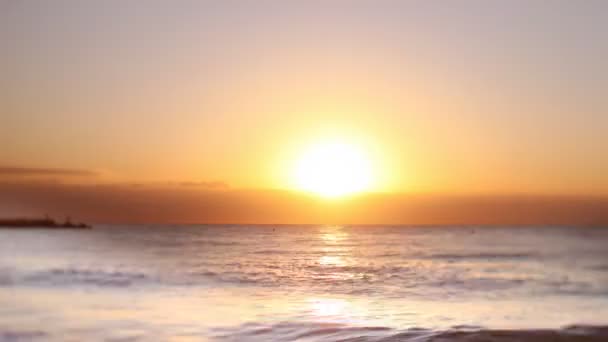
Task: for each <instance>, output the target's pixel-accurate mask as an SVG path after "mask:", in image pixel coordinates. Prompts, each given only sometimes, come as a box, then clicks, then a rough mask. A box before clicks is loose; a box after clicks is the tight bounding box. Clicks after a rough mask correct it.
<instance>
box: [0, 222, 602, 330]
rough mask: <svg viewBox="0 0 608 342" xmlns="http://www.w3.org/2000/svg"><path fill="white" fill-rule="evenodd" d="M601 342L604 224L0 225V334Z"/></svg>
mask: <svg viewBox="0 0 608 342" xmlns="http://www.w3.org/2000/svg"><path fill="white" fill-rule="evenodd" d="M21 340H25V341H38V340H40V341H351V342H355V341H356V342H363V341H495V340H496V341H528V340H530V341H538V340H547V341H608V229H605V228H577V227H500V228H499V227H341V226H160V225H159V226H146V225H141V226H118V225H116V226H109V225H108V226H101V225H99V226H95V227H94V229H92V230H48V229H46V230H45V229H26V230H13V229H0V341H21Z"/></svg>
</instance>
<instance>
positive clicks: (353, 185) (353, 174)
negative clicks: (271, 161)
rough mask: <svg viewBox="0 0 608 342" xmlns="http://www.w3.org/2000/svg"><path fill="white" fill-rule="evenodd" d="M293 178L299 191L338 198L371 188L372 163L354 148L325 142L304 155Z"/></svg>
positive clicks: (344, 144)
mask: <svg viewBox="0 0 608 342" xmlns="http://www.w3.org/2000/svg"><path fill="white" fill-rule="evenodd" d="M294 178H295V183H296V186H297V188H298V189H300V190H303V191H307V192H312V193H315V194H318V195H321V196H323V197H339V196H344V195H349V194H353V193H357V192H361V191H364V190H368V189H369V188H370V187H371V183H372V172H371V163H370V161H369V159H368V158H367V156H366V155H365V154H364V153H363V151H362V150H361V149H359V148H358V147H357V146H355V145H352V144H347V143H344V142H325V143H320V144H317V145H314V146H312V147H310V148H309V149H308V150H306V151H305V152H304V154H303V155H302V157H301V158H300V159H299V160H298V162H297V163H296V166H295V172H294Z"/></svg>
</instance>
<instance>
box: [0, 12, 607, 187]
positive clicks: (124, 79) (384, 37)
mask: <svg viewBox="0 0 608 342" xmlns="http://www.w3.org/2000/svg"><path fill="white" fill-rule="evenodd" d="M0 44H1V45H0V50H1V51H2V53H1V54H0V74H1V75H2V76H1V77H0V96H1V98H0V100H1V101H0V106H1V107H0V166H3V165H4V166H11V167H32V168H43V169H46V168H59V169H76V170H92V171H94V172H95V173H96V174H99V175H100V176H99V177H97V178H96V179H98V180H99V182H135V181H136V182H168V181H171V182H192V181H206V182H209V181H219V182H225V183H228V184H230V186H231V187H233V188H254V189H259V188H275V189H282V188H286V187H288V186H287V183H288V182H287V179H286V178H287V177H288V175H287V174H286V173H287V171H286V169H287V168H288V164H289V163H290V162H291V161H292V160H293V158H296V157H297V154H298V151H299V148H300V146H303V145H306V144H307V143H309V142H311V141H312V142H314V141H315V139H319V137H325V136H343V137H346V138H347V139H352V140H353V141H356V142H357V143H361V144H364V145H365V146H367V147H369V149H370V150H371V151H372V152H373V155H374V156H375V157H374V158H375V159H374V160H375V163H376V165H377V166H378V168H379V170H380V173H381V181H380V185H379V186H378V188H377V189H375V190H377V191H383V192H403V193H425V192H433V193H437V192H440V193H456V194H466V193H503V194H511V193H535V194H566V195H569V194H582V195H608V150H607V149H608V147H607V146H608V145H607V141H608V140H607V136H608V101H607V100H606V99H607V97H606V95H607V94H608V93H607V91H608V2H607V1H599V0H598V1H592V0H591V1H582V2H577V1H435V2H431V1H299V2H295V1H225V0H224V1H152V0H150V1H112V0H107V1H59V0H58V1H11V0H0Z"/></svg>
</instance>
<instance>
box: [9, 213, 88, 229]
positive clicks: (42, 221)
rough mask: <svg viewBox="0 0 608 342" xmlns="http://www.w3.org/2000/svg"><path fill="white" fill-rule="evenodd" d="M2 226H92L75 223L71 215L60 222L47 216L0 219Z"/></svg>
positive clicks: (70, 227)
mask: <svg viewBox="0 0 608 342" xmlns="http://www.w3.org/2000/svg"><path fill="white" fill-rule="evenodd" d="M0 228H55V229H89V228H91V226H90V225H88V224H86V223H83V222H78V223H74V222H72V220H71V219H70V218H69V217H67V218H66V219H65V221H64V222H63V223H60V222H57V221H55V220H54V219H52V218H50V217H48V216H46V217H45V218H12V219H0Z"/></svg>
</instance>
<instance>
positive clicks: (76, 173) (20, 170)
mask: <svg viewBox="0 0 608 342" xmlns="http://www.w3.org/2000/svg"><path fill="white" fill-rule="evenodd" d="M98 175H99V173H98V172H96V171H92V170H84V169H56V168H34V167H19V166H0V176H65V177H95V176H98Z"/></svg>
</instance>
